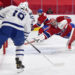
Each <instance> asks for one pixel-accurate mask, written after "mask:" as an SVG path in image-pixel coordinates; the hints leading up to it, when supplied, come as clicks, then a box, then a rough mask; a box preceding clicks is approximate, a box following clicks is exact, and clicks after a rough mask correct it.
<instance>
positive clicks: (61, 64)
mask: <svg viewBox="0 0 75 75" xmlns="http://www.w3.org/2000/svg"><path fill="white" fill-rule="evenodd" d="M26 41H27V42H28V43H29V41H28V40H26ZM29 44H30V45H31V46H32V47H33V48H34V49H35V50H36V51H37V52H38V53H40V54H42V52H41V51H40V50H39V49H38V48H37V47H36V46H34V45H33V44H32V43H29ZM42 55H43V57H44V58H45V59H46V60H47V61H48V62H49V63H50V64H52V65H54V66H63V65H64V63H54V62H53V61H51V60H50V59H49V58H48V57H47V56H46V55H44V54H42Z"/></svg>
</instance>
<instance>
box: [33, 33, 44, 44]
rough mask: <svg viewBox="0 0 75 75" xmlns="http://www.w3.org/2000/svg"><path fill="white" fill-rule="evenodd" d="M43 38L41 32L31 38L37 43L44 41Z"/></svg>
mask: <svg viewBox="0 0 75 75" xmlns="http://www.w3.org/2000/svg"><path fill="white" fill-rule="evenodd" d="M44 39H45V36H44V35H43V33H42V34H40V35H39V36H37V37H35V38H33V40H34V41H35V42H37V43H38V42H42V41H44Z"/></svg>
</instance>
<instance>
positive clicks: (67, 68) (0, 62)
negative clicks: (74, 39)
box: [0, 36, 75, 75]
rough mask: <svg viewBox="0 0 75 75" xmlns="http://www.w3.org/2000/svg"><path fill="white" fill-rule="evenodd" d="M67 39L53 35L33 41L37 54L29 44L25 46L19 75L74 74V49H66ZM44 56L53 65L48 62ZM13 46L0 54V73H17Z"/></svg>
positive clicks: (1, 74)
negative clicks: (40, 41) (3, 53)
mask: <svg viewBox="0 0 75 75" xmlns="http://www.w3.org/2000/svg"><path fill="white" fill-rule="evenodd" d="M66 43H67V39H63V38H61V37H59V36H53V37H51V38H50V39H48V40H46V41H44V42H42V43H38V44H36V43H33V44H34V45H35V46H36V47H37V48H38V49H39V50H40V51H41V52H42V54H39V53H38V52H37V51H36V50H35V49H34V48H33V47H32V46H31V45H26V46H25V48H24V49H25V56H24V59H23V63H24V65H25V71H24V72H23V73H20V74H19V75H75V50H74V49H73V50H71V51H70V50H67V48H66ZM43 55H46V57H47V58H48V59H49V60H50V61H51V62H53V63H54V64H56V63H58V64H60V63H64V65H60V66H55V65H53V64H52V63H50V62H48V61H47V59H46V58H45V57H44V56H43ZM15 66H16V65H15V46H14V45H13V44H10V46H8V48H7V53H6V55H2V54H0V75H17V71H16V68H15Z"/></svg>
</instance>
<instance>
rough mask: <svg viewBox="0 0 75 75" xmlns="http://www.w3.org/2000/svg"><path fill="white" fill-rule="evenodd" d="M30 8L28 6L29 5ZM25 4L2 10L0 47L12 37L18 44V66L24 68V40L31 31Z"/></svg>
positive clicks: (0, 12)
mask: <svg viewBox="0 0 75 75" xmlns="http://www.w3.org/2000/svg"><path fill="white" fill-rule="evenodd" d="M27 8H28V7H27ZM25 9H26V7H25V6H24V4H20V5H19V6H18V7H17V6H9V7H6V8H4V9H2V10H1V11H0V19H2V23H1V25H2V27H1V28H0V48H1V47H2V45H3V44H4V42H5V41H6V40H7V39H8V38H11V39H12V41H13V43H14V45H15V46H16V58H15V59H16V67H17V69H23V68H24V65H23V64H22V59H23V56H24V41H25V40H26V38H27V37H28V35H29V33H30V31H31V19H30V15H29V13H27V11H25Z"/></svg>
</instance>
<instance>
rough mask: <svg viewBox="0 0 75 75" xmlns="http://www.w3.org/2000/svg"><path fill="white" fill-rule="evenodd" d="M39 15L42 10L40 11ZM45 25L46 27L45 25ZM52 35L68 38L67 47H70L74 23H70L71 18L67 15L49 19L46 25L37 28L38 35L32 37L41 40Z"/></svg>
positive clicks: (74, 30) (73, 34)
mask: <svg viewBox="0 0 75 75" xmlns="http://www.w3.org/2000/svg"><path fill="white" fill-rule="evenodd" d="M40 14H41V15H42V14H43V12H41V13H40ZM46 26H47V27H46ZM52 35H59V36H61V37H63V38H67V39H69V40H68V44H67V45H68V49H71V44H72V42H73V41H74V40H75V24H73V23H71V18H70V17H68V16H59V17H57V18H56V19H54V18H52V19H50V22H49V23H48V25H44V26H43V27H41V29H40V30H39V36H38V37H36V38H34V40H35V41H37V42H38V41H42V40H45V39H48V38H50V37H51V36H52Z"/></svg>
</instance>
